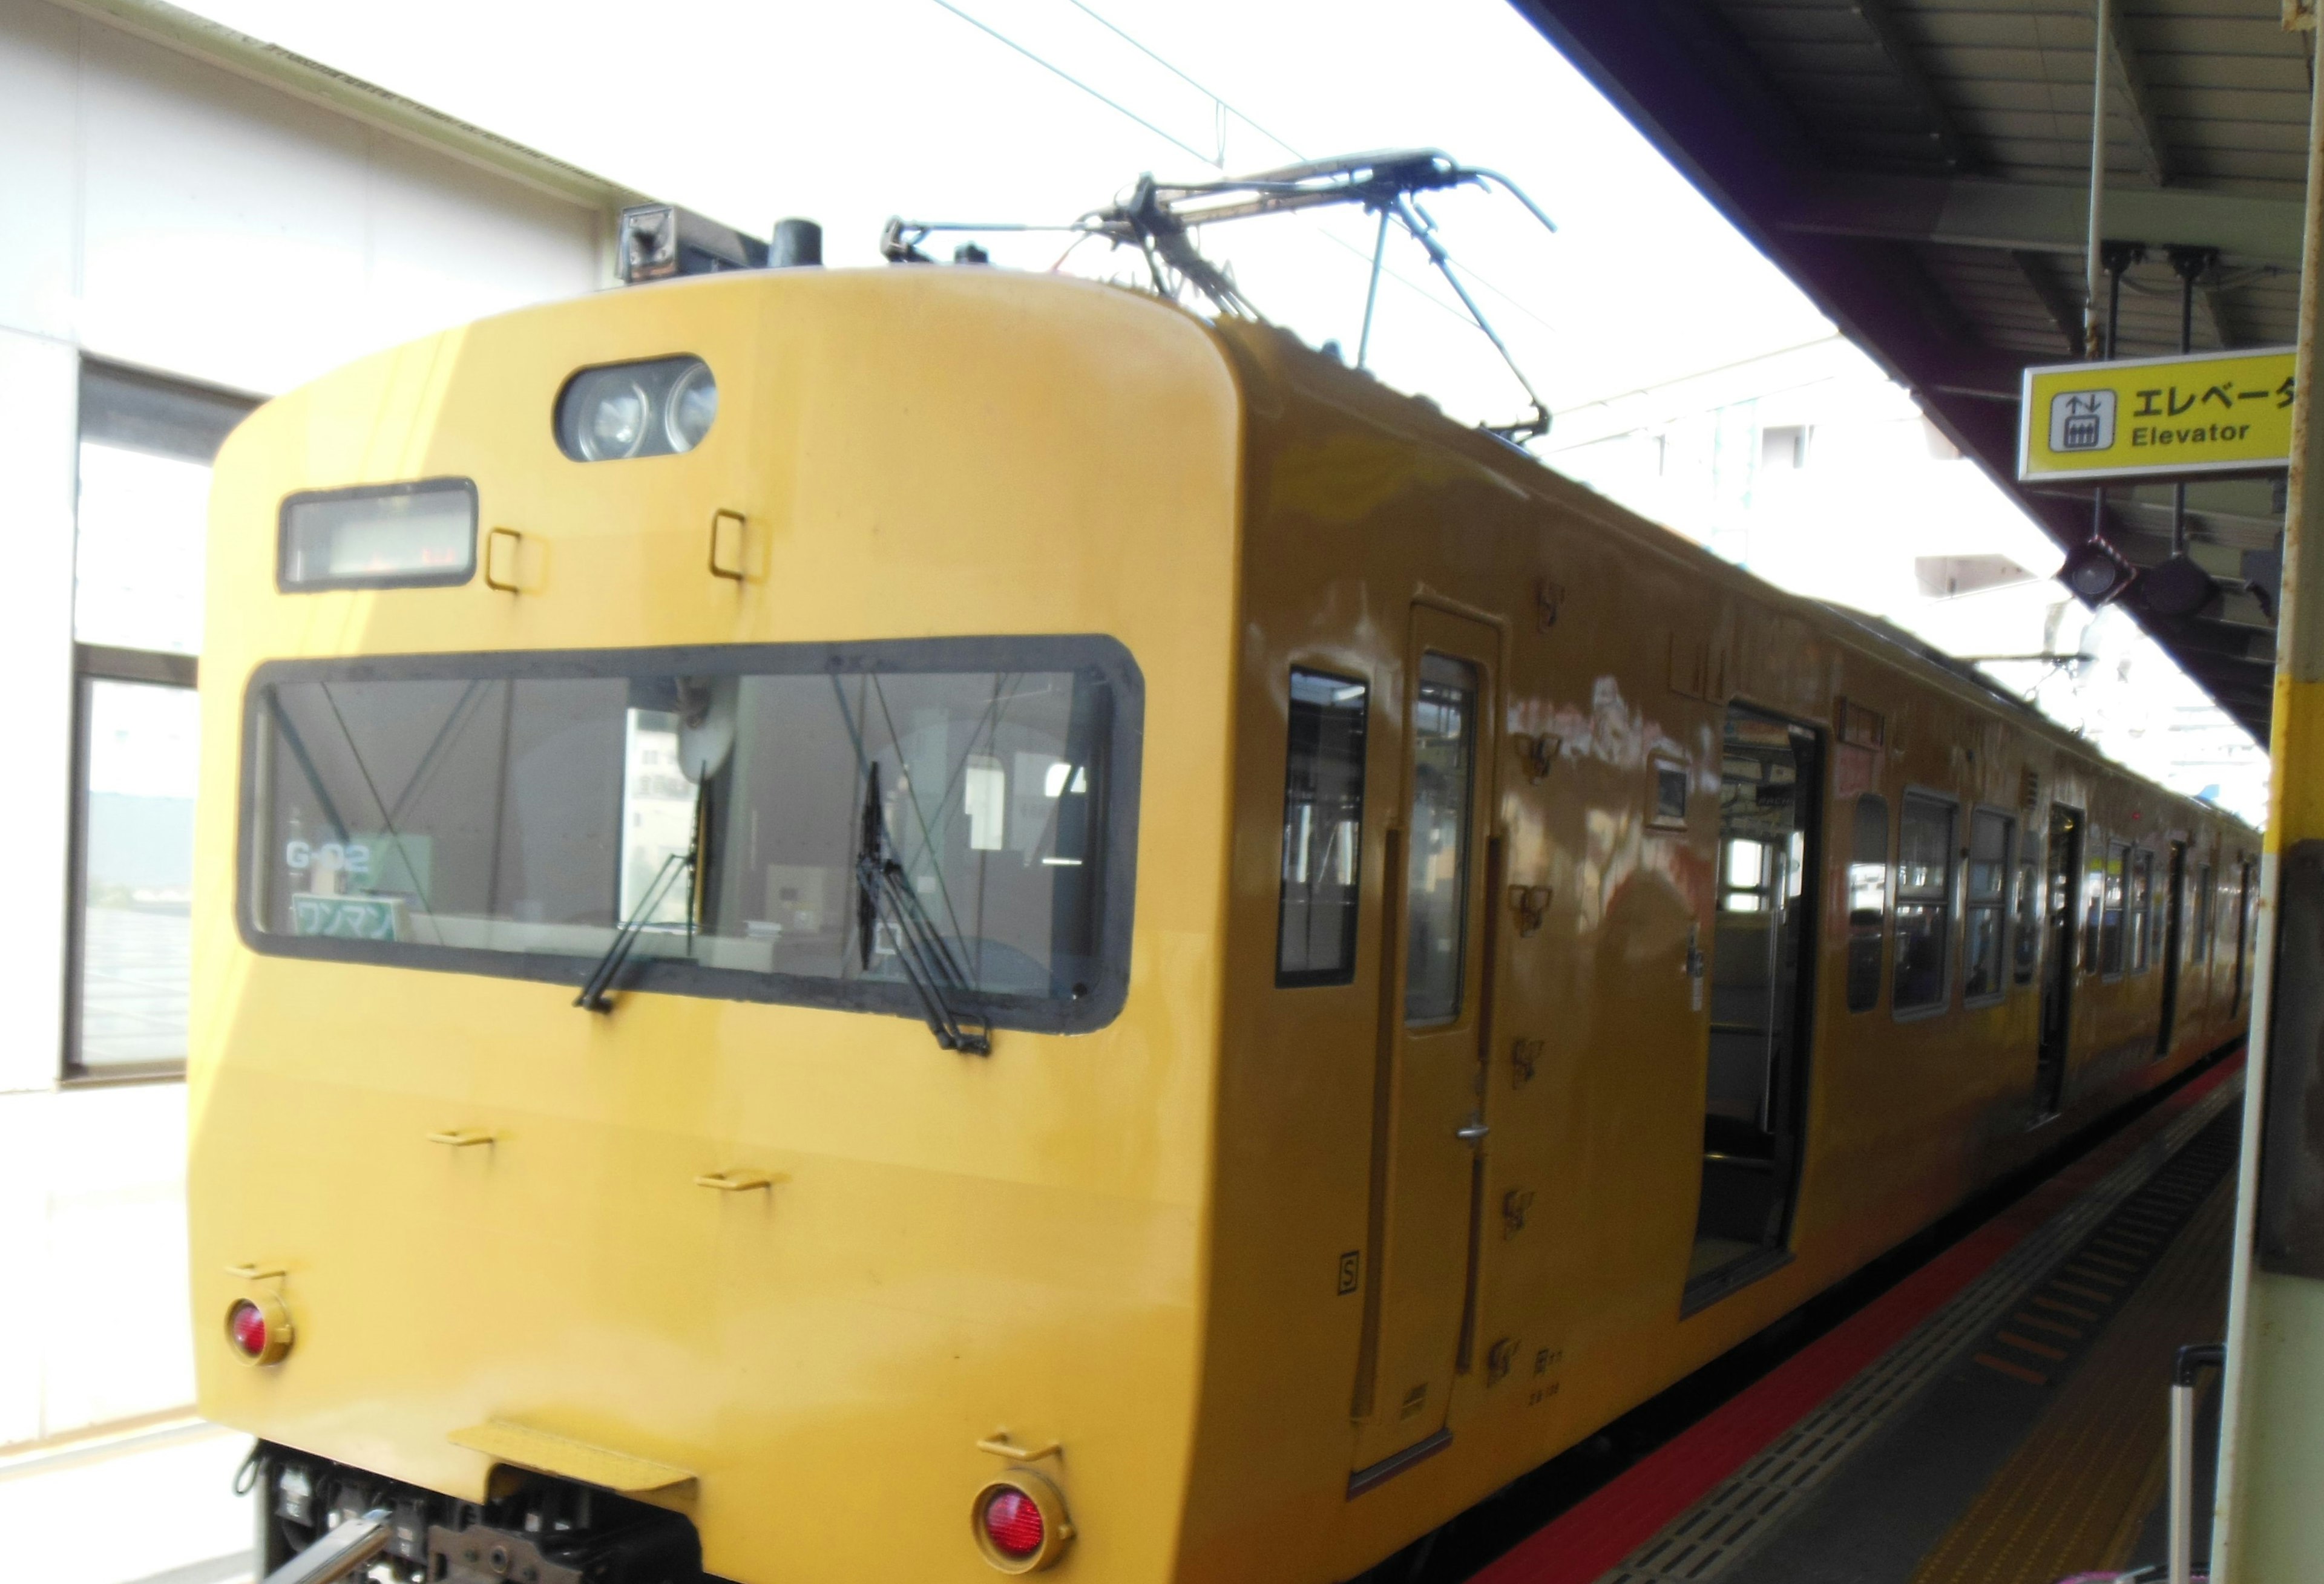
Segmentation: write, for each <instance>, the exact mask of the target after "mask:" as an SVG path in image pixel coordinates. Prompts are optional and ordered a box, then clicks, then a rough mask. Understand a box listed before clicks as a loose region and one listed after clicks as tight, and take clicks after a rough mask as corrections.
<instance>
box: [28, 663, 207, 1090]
mask: <svg viewBox="0 0 2324 1584" xmlns="http://www.w3.org/2000/svg"><path fill="white" fill-rule="evenodd" d="M200 667H201V662H200V661H199V660H198V658H196V657H194V656H192V655H180V654H169V653H164V652H162V651H161V650H159V649H115V648H112V647H110V646H108V645H105V644H96V643H76V644H74V645H73V676H72V686H73V700H72V747H71V752H70V765H71V769H70V774H71V777H72V781H71V791H72V805H71V814H70V818H69V821H68V824H67V827H66V832H65V864H66V870H65V875H66V880H65V995H64V1018H63V1026H64V1027H63V1032H64V1051H63V1056H62V1070H61V1080H62V1082H65V1083H67V1084H69V1085H72V1086H74V1087H77V1088H78V1087H94V1086H98V1085H103V1084H109V1083H151V1082H156V1081H170V1080H175V1079H180V1078H182V1077H184V1076H185V1073H186V1062H185V1058H184V1057H182V1056H180V1057H178V1058H176V1059H175V1060H171V1061H161V1062H107V1063H106V1064H104V1065H103V1066H101V1067H94V1068H93V1067H91V1066H89V1065H88V1064H87V1063H86V1062H84V1061H83V1060H82V1059H81V1050H80V1026H81V997H82V984H81V969H82V966H83V964H84V962H85V961H86V959H87V956H88V940H87V937H86V932H85V930H84V927H83V926H84V924H85V922H86V920H87V918H88V805H89V787H88V765H89V724H90V720H91V717H92V714H93V711H92V709H91V702H92V695H94V694H95V692H96V690H97V684H98V683H100V682H127V683H133V684H139V685H143V686H149V687H177V688H182V689H184V690H185V691H186V692H189V693H197V692H198V691H199V687H200Z"/></svg>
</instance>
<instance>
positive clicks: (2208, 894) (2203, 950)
mask: <svg viewBox="0 0 2324 1584" xmlns="http://www.w3.org/2000/svg"><path fill="white" fill-rule="evenodd" d="M2215 889H2216V887H2215V884H2214V881H2213V879H2212V870H2211V866H2210V865H2209V864H2208V863H2207V864H2205V865H2203V867H2202V868H2201V869H2199V870H2197V871H2196V879H2195V956H2194V960H2195V961H2196V962H2200V963H2201V964H2202V965H2203V966H2204V967H2206V968H2209V966H2210V965H2211V932H2212V930H2213V929H2214V928H2215V927H2216V926H2217V924H2218V913H2217V911H2216V910H2215V904H2216V903H2217V902H2218V898H2217V897H2216V896H2215V895H2214V894H2213V893H2214V891H2215Z"/></svg>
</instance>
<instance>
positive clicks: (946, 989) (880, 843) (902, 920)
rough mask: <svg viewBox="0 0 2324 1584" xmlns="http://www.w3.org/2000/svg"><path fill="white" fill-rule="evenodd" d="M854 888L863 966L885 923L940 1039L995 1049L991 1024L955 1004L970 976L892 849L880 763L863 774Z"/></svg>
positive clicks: (978, 1052)
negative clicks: (974, 1022)
mask: <svg viewBox="0 0 2324 1584" xmlns="http://www.w3.org/2000/svg"><path fill="white" fill-rule="evenodd" d="M855 893H856V895H855V924H856V933H857V935H859V936H861V938H862V945H861V947H860V951H861V953H862V956H861V959H860V961H861V962H862V966H863V968H864V971H865V972H870V971H871V948H872V944H873V942H874V940H875V938H876V936H877V935H878V933H879V926H881V924H882V923H885V924H886V925H887V926H888V930H889V934H890V937H891V938H892V939H893V941H894V943H895V947H896V963H897V966H899V968H901V969H902V970H903V971H904V977H905V978H906V979H908V980H909V981H911V985H912V990H913V991H914V992H915V993H916V994H918V997H919V998H920V1011H921V1014H922V1015H923V1016H924V1017H926V1018H927V1024H928V1032H929V1033H931V1034H933V1035H935V1036H936V1043H937V1044H938V1045H942V1046H944V1048H945V1049H946V1050H948V1051H959V1052H961V1053H963V1054H966V1055H972V1056H985V1055H991V1054H992V1026H991V1023H989V1022H982V1021H980V1023H979V1025H978V1027H975V1028H974V1029H971V1028H969V1027H965V1025H964V1019H963V1018H962V1016H961V1014H960V1013H959V1012H958V1011H957V1010H955V1009H954V1001H955V1000H956V999H958V998H959V997H961V996H964V995H965V994H966V993H967V992H968V988H969V986H968V979H967V976H966V975H964V974H963V973H962V972H961V971H960V965H959V964H958V963H957V962H954V961H953V955H952V949H951V948H950V947H949V946H947V945H946V944H945V938H944V935H943V934H942V933H941V932H940V931H938V930H937V928H936V921H935V920H934V919H932V918H930V917H929V916H928V913H927V908H925V907H921V906H920V898H919V893H918V892H917V891H915V890H913V889H912V887H911V879H910V877H909V876H908V875H907V874H905V872H904V866H903V865H902V864H900V863H898V862H897V861H895V859H894V858H892V857H891V856H890V854H889V852H888V824H887V822H886V821H885V820H883V819H882V818H881V816H880V767H879V766H878V765H876V764H875V765H871V766H869V767H867V768H866V769H865V771H864V775H863V841H862V846H861V847H860V848H859V849H858V850H857V852H856V854H855Z"/></svg>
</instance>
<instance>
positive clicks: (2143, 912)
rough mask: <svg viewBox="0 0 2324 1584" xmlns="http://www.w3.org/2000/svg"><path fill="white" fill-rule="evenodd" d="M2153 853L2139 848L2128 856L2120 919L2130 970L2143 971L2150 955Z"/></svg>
mask: <svg viewBox="0 0 2324 1584" xmlns="http://www.w3.org/2000/svg"><path fill="white" fill-rule="evenodd" d="M2154 914H2155V896H2154V854H2153V853H2152V852H2148V851H2147V850H2146V849H2145V848H2144V847H2140V848H2137V849H2135V850H2134V851H2133V852H2132V853H2131V855H2130V875H2129V897H2128V899H2127V900H2126V903H2125V907H2124V919H2123V923H2124V925H2125V926H2126V929H2127V931H2128V933H2129V936H2130V942H2129V945H2130V971H2131V972H2133V973H2144V972H2146V969H2147V965H2148V963H2149V962H2150V961H2151V960H2152V959H2153V955H2154V952H2153V947H2154V941H2155V929H2154Z"/></svg>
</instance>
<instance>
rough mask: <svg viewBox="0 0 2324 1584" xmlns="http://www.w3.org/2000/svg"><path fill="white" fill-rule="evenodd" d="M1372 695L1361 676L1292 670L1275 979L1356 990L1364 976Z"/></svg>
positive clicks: (1285, 983) (1283, 982) (1284, 785)
mask: <svg viewBox="0 0 2324 1584" xmlns="http://www.w3.org/2000/svg"><path fill="white" fill-rule="evenodd" d="M1290 704H1291V709H1290V714H1291V733H1290V746H1289V750H1288V751H1287V752H1286V756H1285V760H1284V770H1283V891H1282V897H1281V900H1280V902H1279V904H1278V906H1277V914H1276V937H1275V940H1276V944H1275V982H1276V983H1277V984H1278V985H1285V986H1290V985H1318V984H1346V983H1348V982H1349V981H1351V980H1352V979H1354V978H1355V975H1356V905H1357V898H1358V897H1359V895H1360V885H1359V881H1360V872H1359V866H1360V860H1361V857H1362V847H1363V833H1364V726H1365V716H1366V706H1367V705H1368V704H1369V689H1368V688H1367V687H1366V686H1364V684H1363V683H1361V682H1360V681H1356V680H1354V679H1353V678H1351V677H1334V676H1332V675H1330V674H1328V673H1326V672H1322V671H1304V670H1300V669H1297V668H1294V669H1293V670H1292V673H1291V701H1290Z"/></svg>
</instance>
